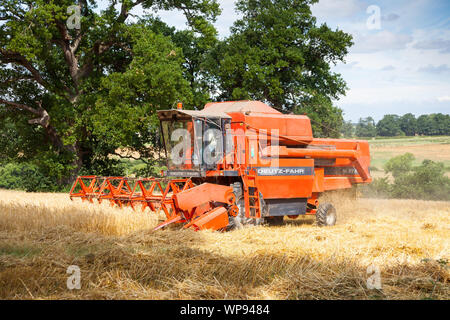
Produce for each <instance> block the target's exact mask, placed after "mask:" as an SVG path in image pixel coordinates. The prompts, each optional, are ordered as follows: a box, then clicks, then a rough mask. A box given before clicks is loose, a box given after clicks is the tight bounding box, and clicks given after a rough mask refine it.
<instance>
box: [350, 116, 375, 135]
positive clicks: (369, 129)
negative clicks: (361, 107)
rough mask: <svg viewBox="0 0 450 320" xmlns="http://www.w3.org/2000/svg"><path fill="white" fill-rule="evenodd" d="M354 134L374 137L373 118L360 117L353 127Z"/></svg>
mask: <svg viewBox="0 0 450 320" xmlns="http://www.w3.org/2000/svg"><path fill="white" fill-rule="evenodd" d="M355 135H356V136H357V137H375V136H376V135H377V128H376V126H375V121H374V120H373V118H372V117H367V118H364V119H363V118H360V119H359V122H358V124H357V125H356V128H355Z"/></svg>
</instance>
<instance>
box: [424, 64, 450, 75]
mask: <svg viewBox="0 0 450 320" xmlns="http://www.w3.org/2000/svg"><path fill="white" fill-rule="evenodd" d="M418 71H419V72H428V73H435V74H439V73H445V72H449V71H450V68H449V67H448V66H447V65H446V64H441V65H440V66H433V65H431V64H429V65H427V66H426V67H420V68H419V69H418Z"/></svg>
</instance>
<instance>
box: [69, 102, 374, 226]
mask: <svg viewBox="0 0 450 320" xmlns="http://www.w3.org/2000/svg"><path fill="white" fill-rule="evenodd" d="M158 116H159V119H160V122H161V132H162V138H163V142H164V146H165V152H166V157H167V171H164V172H163V175H164V176H165V177H172V178H174V179H172V180H168V179H167V178H144V179H142V178H124V177H96V176H83V177H78V179H77V180H76V182H75V183H74V185H73V187H72V190H71V192H70V196H71V198H73V197H80V198H82V199H83V200H88V201H91V202H93V200H94V199H97V200H98V201H99V202H101V201H102V200H108V201H110V203H111V204H113V205H119V206H124V205H127V206H131V207H133V208H134V207H135V206H136V205H138V204H141V208H142V209H143V210H145V209H146V208H147V207H148V208H150V210H151V211H160V210H162V211H164V213H165V215H166V221H164V222H163V223H161V224H160V225H159V226H158V227H157V228H156V229H159V228H162V227H164V226H167V225H169V224H172V223H184V224H185V225H184V227H185V228H193V229H195V230H202V229H212V230H226V229H231V228H234V227H240V226H242V225H246V224H259V223H260V222H262V221H265V222H268V223H278V222H280V221H282V220H283V217H284V216H289V217H290V218H297V217H298V216H300V215H305V214H307V215H316V221H317V223H318V225H321V226H325V225H334V224H335V222H336V210H335V209H334V207H333V206H332V204H329V203H322V204H320V205H319V201H318V198H319V195H320V194H321V193H322V192H325V191H329V190H336V189H345V188H350V187H352V185H353V184H359V183H370V182H371V181H372V179H371V176H370V172H369V165H370V153H369V145H368V142H367V141H361V140H345V139H317V138H313V135H312V129H311V123H310V120H309V118H308V117H307V116H303V115H285V114H282V113H280V112H278V111H277V110H275V109H273V108H271V107H269V106H268V105H266V104H264V103H262V102H259V101H236V102H220V103H209V104H207V105H206V106H205V108H204V109H203V110H200V111H194V110H183V109H182V106H181V105H178V108H177V109H172V110H164V111H159V112H158Z"/></svg>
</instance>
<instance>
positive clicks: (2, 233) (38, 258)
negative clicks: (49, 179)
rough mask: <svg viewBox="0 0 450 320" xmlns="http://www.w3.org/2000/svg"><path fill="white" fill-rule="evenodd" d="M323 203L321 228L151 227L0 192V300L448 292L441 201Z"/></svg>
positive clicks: (135, 218) (447, 223)
mask: <svg viewBox="0 0 450 320" xmlns="http://www.w3.org/2000/svg"><path fill="white" fill-rule="evenodd" d="M331 200H332V201H333V203H334V204H335V205H336V208H337V211H338V223H337V225H336V226H334V227H329V228H320V227H317V226H315V225H312V224H311V220H309V219H300V220H290V219H288V221H287V224H286V225H285V226H282V227H268V226H258V227H248V228H244V229H241V230H236V231H232V232H226V233H220V232H209V231H203V232H193V231H192V230H177V229H171V230H159V231H157V232H153V231H151V228H152V227H154V226H156V224H157V223H158V218H159V217H157V216H155V214H151V213H148V212H144V213H142V212H139V211H138V212H133V211H131V210H130V209H123V210H120V209H116V208H111V207H109V206H108V205H107V204H106V203H105V204H102V205H94V204H87V203H81V202H80V201H76V202H75V201H74V202H71V201H70V200H69V199H68V196H67V194H48V193H47V194H45V193H36V194H34V193H24V192H16V191H4V190H0V299H67V298H72V299H78V298H82V299H118V298H120V299H450V285H449V277H450V274H449V270H448V259H449V257H450V252H449V247H448V244H449V240H450V238H449V237H450V207H449V205H448V203H445V202H432V201H415V200H375V199H360V200H351V199H348V198H345V197H342V196H339V197H335V198H332V199H331ZM70 265H77V266H79V267H80V269H81V289H80V290H72V291H71V290H68V289H67V287H66V281H67V277H68V274H67V272H66V271H67V267H68V266H70ZM370 265H374V266H375V268H379V271H380V281H381V286H382V287H381V289H380V290H378V289H369V288H368V287H367V279H368V277H369V276H371V275H372V273H370V272H369V273H368V272H367V268H368V266H370Z"/></svg>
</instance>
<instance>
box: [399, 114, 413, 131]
mask: <svg viewBox="0 0 450 320" xmlns="http://www.w3.org/2000/svg"><path fill="white" fill-rule="evenodd" d="M399 126H400V130H402V131H403V132H404V134H405V135H407V136H413V135H415V134H416V133H417V120H416V117H415V116H414V115H413V114H412V113H407V114H405V115H403V116H402V117H401V118H400V121H399Z"/></svg>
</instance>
